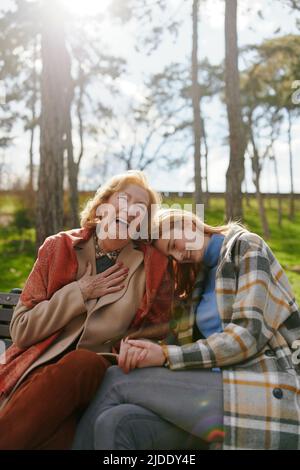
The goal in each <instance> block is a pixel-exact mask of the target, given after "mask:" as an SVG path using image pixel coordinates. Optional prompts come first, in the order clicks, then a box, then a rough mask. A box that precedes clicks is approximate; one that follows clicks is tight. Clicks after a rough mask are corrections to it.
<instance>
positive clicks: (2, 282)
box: [0, 193, 300, 302]
mask: <svg viewBox="0 0 300 470" xmlns="http://www.w3.org/2000/svg"><path fill="white" fill-rule="evenodd" d="M91 195H92V193H91ZM91 195H87V194H84V195H81V196H80V206H81V208H82V207H83V204H84V202H85V200H86V199H87V198H89V197H90V196H91ZM164 202H165V203H167V204H173V203H178V204H181V205H182V204H191V202H192V201H191V199H183V198H181V199H179V198H177V199H172V200H170V199H165V200H164ZM296 204H297V205H296V214H297V215H296V219H295V221H294V222H290V221H289V220H288V217H287V215H286V214H287V212H288V201H285V200H284V201H283V209H284V214H285V215H284V218H283V224H282V228H281V229H280V228H279V227H278V225H277V210H276V201H275V200H271V201H270V202H269V201H266V202H265V205H266V209H267V215H268V220H269V223H270V229H271V238H270V239H269V240H268V243H269V245H270V247H271V248H272V250H273V252H274V254H275V255H276V257H277V258H278V260H279V262H280V263H281V264H282V266H283V267H284V269H285V270H286V273H287V276H288V278H289V280H290V282H291V284H292V287H293V290H294V292H295V295H296V298H297V299H298V302H300V200H298V201H296ZM21 205H22V202H21V201H20V198H19V197H18V196H15V197H14V196H13V197H12V196H9V195H2V196H1V197H0V212H2V214H3V213H4V214H13V213H14V211H15V210H16V209H18V208H20V207H21ZM224 208H225V203H224V199H221V198H214V199H212V200H211V202H210V207H209V208H208V209H206V210H205V221H206V222H207V223H209V224H211V225H219V224H222V223H223V221H224ZM244 214H245V224H246V226H247V227H248V229H249V230H252V231H254V232H256V233H258V234H259V235H262V231H261V226H260V221H259V218H258V210H257V205H256V201H255V200H254V199H251V205H250V207H247V205H246V202H244ZM0 220H1V219H0ZM22 239H23V240H25V241H24V246H23V248H22ZM0 260H1V270H0V291H8V290H10V289H11V288H12V287H21V288H22V287H23V285H24V282H25V280H26V278H27V276H28V274H29V273H30V271H31V268H32V265H33V263H34V260H35V234H34V229H26V230H24V232H23V234H22V235H21V234H19V233H18V232H17V229H16V228H14V227H13V226H12V225H9V226H6V227H3V226H2V227H1V226H0ZM297 267H298V272H294V271H293V269H296V268H297Z"/></svg>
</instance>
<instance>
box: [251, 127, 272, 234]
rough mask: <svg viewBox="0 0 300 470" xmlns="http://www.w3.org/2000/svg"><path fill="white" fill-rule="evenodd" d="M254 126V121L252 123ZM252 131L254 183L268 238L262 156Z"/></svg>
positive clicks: (264, 230)
mask: <svg viewBox="0 0 300 470" xmlns="http://www.w3.org/2000/svg"><path fill="white" fill-rule="evenodd" d="M250 125H251V126H252V123H251V124H250ZM250 133H251V143H252V148H253V155H252V160H251V163H252V171H253V183H254V186H255V189H256V200H257V205H258V211H259V217H260V222H261V225H262V229H263V236H264V238H266V239H268V238H270V227H269V223H268V219H267V214H266V210H265V206H264V199H263V195H262V194H261V191H260V175H261V164H260V158H259V153H258V150H257V147H256V144H255V141H254V136H253V133H252V130H251V131H250Z"/></svg>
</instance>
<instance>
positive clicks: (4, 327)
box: [0, 292, 20, 339]
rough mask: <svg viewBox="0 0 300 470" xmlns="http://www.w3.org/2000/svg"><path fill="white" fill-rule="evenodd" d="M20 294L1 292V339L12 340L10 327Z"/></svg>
mask: <svg viewBox="0 0 300 470" xmlns="http://www.w3.org/2000/svg"><path fill="white" fill-rule="evenodd" d="M19 297H20V294H14V293H9V294H7V293H3V292H0V338H1V339H10V332H9V325H10V321H11V317H12V314H13V311H14V307H15V306H16V305H17V303H18V301H19Z"/></svg>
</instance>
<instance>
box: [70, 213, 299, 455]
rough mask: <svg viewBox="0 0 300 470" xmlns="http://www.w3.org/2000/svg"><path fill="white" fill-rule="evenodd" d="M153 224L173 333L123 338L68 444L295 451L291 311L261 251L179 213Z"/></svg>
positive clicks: (238, 234)
mask: <svg viewBox="0 0 300 470" xmlns="http://www.w3.org/2000/svg"><path fill="white" fill-rule="evenodd" d="M166 222H167V223H166ZM168 226H169V232H168V233H167V234H166V235H167V236H165V237H164V235H163V234H162V227H168ZM159 228H160V238H159V239H158V240H157V241H156V242H155V244H156V246H157V247H158V248H159V250H161V252H162V253H164V254H165V255H167V256H169V257H170V258H172V259H173V268H174V279H175V288H176V293H177V296H178V298H179V299H181V300H180V304H179V306H178V311H177V314H176V315H177V324H175V323H174V331H173V336H172V335H170V336H169V338H168V341H167V342H166V344H162V343H161V344H159V343H157V342H153V341H142V340H130V339H129V340H128V341H125V342H122V346H121V351H120V356H119V367H112V368H110V369H109V370H108V371H107V374H106V377H105V379H104V381H103V384H102V387H101V389H100V390H99V392H98V393H97V395H96V397H95V398H94V400H93V402H92V403H91V405H90V406H89V408H88V409H87V411H86V412H85V414H84V416H83V417H82V419H81V421H80V423H79V426H78V430H77V434H76V439H75V442H74V448H77V449H78V448H81V449H82V448H85V449H86V448H96V449H111V450H113V449H119V450H121V449H172V448H173V449H185V448H197V447H201V445H202V442H201V441H206V443H207V444H211V445H213V447H214V448H215V447H216V446H218V447H219V448H224V449H300V440H299V435H300V402H299V397H300V380H299V374H300V367H299V365H298V363H299V360H298V358H296V359H297V360H296V361H295V360H294V356H295V354H293V352H294V348H295V346H296V347H298V345H299V338H300V312H299V308H298V306H297V304H296V302H295V298H294V295H293V293H292V291H291V288H290V286H289V283H288V280H287V277H286V275H285V274H284V272H283V270H282V268H281V266H280V264H279V263H278V261H277V260H276V258H275V257H274V255H273V253H272V252H271V250H270V248H269V247H268V245H267V244H266V243H265V242H264V241H263V240H262V238H260V237H259V236H258V235H256V234H254V233H251V232H249V231H247V230H246V229H245V228H243V227H241V226H239V225H237V224H230V225H228V226H223V227H211V226H209V225H205V224H203V223H202V222H201V220H200V219H198V218H197V217H196V216H194V215H192V214H191V213H188V212H184V211H180V210H179V211H166V212H164V213H163V214H162V215H161V218H160V227H159ZM192 233H193V237H194V240H193V238H192V237H191V236H190V235H191V234H192ZM192 241H193V243H192V245H193V246H192V247H191V246H189V245H191V242H192ZM188 244H189V245H188ZM295 353H296V351H295ZM162 366H165V367H162ZM122 369H123V370H122ZM132 369H134V370H132ZM129 371H131V372H130V373H129V374H128V372H129ZM104 424H105V432H103V426H104Z"/></svg>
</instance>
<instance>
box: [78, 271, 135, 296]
mask: <svg viewBox="0 0 300 470" xmlns="http://www.w3.org/2000/svg"><path fill="white" fill-rule="evenodd" d="M128 271H129V269H128V268H124V266H123V264H122V263H116V264H114V265H113V266H111V267H110V268H108V269H106V270H105V271H103V273H100V274H96V275H95V276H92V275H91V273H92V265H91V263H88V265H87V268H86V271H85V273H84V275H83V276H82V277H81V278H80V279H79V280H78V281H77V282H78V284H79V287H80V290H81V292H82V295H83V298H84V300H89V299H98V298H99V297H103V296H104V295H107V294H111V293H112V292H118V291H120V290H121V289H123V288H124V287H125V286H124V284H123V282H124V281H125V279H126V277H127V275H128Z"/></svg>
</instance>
